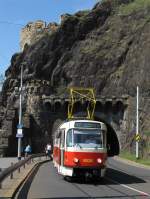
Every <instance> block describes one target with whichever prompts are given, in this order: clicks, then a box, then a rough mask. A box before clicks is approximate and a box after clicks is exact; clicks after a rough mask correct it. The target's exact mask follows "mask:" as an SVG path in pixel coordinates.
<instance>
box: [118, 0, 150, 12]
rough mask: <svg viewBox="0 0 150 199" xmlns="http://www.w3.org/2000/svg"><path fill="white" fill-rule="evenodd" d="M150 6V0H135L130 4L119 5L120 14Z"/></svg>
mask: <svg viewBox="0 0 150 199" xmlns="http://www.w3.org/2000/svg"><path fill="white" fill-rule="evenodd" d="M147 7H150V0H135V1H133V2H132V3H129V4H126V5H125V4H122V5H121V6H120V7H119V14H121V15H129V14H131V13H133V12H136V11H138V10H140V9H145V8H147Z"/></svg>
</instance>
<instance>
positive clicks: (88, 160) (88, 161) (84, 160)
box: [83, 159, 93, 163]
mask: <svg viewBox="0 0 150 199" xmlns="http://www.w3.org/2000/svg"><path fill="white" fill-rule="evenodd" d="M83 162H86V163H91V162H93V159H83Z"/></svg>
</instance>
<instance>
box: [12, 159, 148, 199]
mask: <svg viewBox="0 0 150 199" xmlns="http://www.w3.org/2000/svg"><path fill="white" fill-rule="evenodd" d="M16 198H17V199H25V198H28V199H31V198H32V199H33V198H34V199H35V198H36V199H48V198H49V199H51V198H53V199H64V198H66V199H79V198H81V199H88V198H92V199H98V198H103V199H104V198H106V199H109V198H114V199H119V198H120V199H127V198H134V199H136V198H139V199H142V198H150V170H149V169H144V168H138V167H135V166H130V165H128V164H125V163H122V162H120V161H116V160H114V159H112V158H111V159H109V161H108V170H107V174H106V177H105V178H104V179H103V180H102V181H100V182H94V181H93V182H89V183H86V182H84V181H82V180H81V179H78V180H75V181H73V182H68V181H65V180H64V179H63V177H62V176H60V175H58V174H57V172H56V169H55V168H54V167H53V164H52V162H48V163H45V164H43V165H42V166H40V167H39V168H37V170H36V171H35V172H34V173H33V174H32V176H30V177H29V179H28V181H26V182H25V184H24V186H23V187H22V188H21V189H20V192H19V194H18V195H17V197H16Z"/></svg>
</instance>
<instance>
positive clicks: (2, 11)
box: [0, 0, 98, 74]
mask: <svg viewBox="0 0 150 199" xmlns="http://www.w3.org/2000/svg"><path fill="white" fill-rule="evenodd" d="M97 1H98V0H0V74H1V73H4V71H5V70H6V69H7V68H8V67H9V65H10V59H11V56H12V55H13V54H14V53H16V52H19V51H20V46H19V42H20V31H21V28H23V27H24V26H25V25H26V24H27V23H28V22H31V21H36V20H39V19H40V20H43V21H46V22H47V23H49V22H54V21H55V22H58V23H59V20H60V15H61V14H63V13H70V14H73V13H75V12H77V11H79V10H85V9H91V8H92V7H93V6H94V5H95V3H96V2H97Z"/></svg>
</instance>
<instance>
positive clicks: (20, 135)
mask: <svg viewBox="0 0 150 199" xmlns="http://www.w3.org/2000/svg"><path fill="white" fill-rule="evenodd" d="M22 82H23V64H22V65H21V75H20V89H19V90H20V96H19V123H18V125H17V134H16V137H17V138H18V155H17V157H18V160H21V138H22V137H23V132H22V128H23V125H22Z"/></svg>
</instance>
